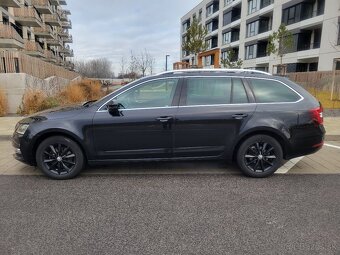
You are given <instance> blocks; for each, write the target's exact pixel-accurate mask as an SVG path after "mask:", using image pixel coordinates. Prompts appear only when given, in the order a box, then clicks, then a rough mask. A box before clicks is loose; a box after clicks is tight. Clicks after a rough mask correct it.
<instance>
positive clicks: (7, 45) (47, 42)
mask: <svg viewBox="0 0 340 255" xmlns="http://www.w3.org/2000/svg"><path fill="white" fill-rule="evenodd" d="M65 5H66V1H65V0H0V73H7V72H17V73H19V72H20V63H21V62H20V61H21V60H20V56H22V55H23V54H24V55H28V56H33V57H35V58H39V59H40V60H42V61H45V62H49V63H53V64H54V65H57V66H61V67H63V68H65V69H68V70H73V69H74V65H73V63H72V62H71V61H70V58H72V57H73V56H74V55H73V50H72V49H71V48H70V44H71V43H72V42H73V39H72V35H71V34H70V33H69V29H71V28H72V23H71V20H70V19H69V15H70V14H71V12H70V11H69V10H67V9H66V8H64V6H65ZM36 63H40V61H38V60H37V61H36ZM26 65H27V64H26ZM40 66H43V62H42V64H41V65H40ZM49 66H51V65H49ZM52 66H53V65H52ZM58 70H60V68H59V69H58Z"/></svg>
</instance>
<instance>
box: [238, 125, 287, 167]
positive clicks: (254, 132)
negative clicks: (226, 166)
mask: <svg viewBox="0 0 340 255" xmlns="http://www.w3.org/2000/svg"><path fill="white" fill-rule="evenodd" d="M255 135H267V136H270V137H273V138H274V139H275V140H276V141H278V143H279V144H280V145H281V148H282V152H283V158H285V157H286V155H287V153H288V141H287V138H285V137H284V136H283V135H281V134H279V133H278V132H276V131H275V130H273V129H268V128H266V129H257V130H252V131H250V132H247V133H246V134H244V135H243V136H242V137H240V138H239V139H238V140H237V141H236V143H235V146H234V149H233V155H232V161H235V160H236V155H237V152H238V150H239V148H240V146H241V144H242V143H243V142H244V141H245V140H247V139H248V138H249V137H252V136H255Z"/></svg>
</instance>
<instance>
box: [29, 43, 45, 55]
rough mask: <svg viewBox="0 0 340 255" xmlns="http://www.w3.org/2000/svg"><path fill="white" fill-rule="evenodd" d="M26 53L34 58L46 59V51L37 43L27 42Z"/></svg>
mask: <svg viewBox="0 0 340 255" xmlns="http://www.w3.org/2000/svg"><path fill="white" fill-rule="evenodd" d="M25 53H26V54H27V55H30V56H33V57H39V58H42V57H44V50H43V49H42V48H41V46H40V45H39V43H37V42H36V41H29V40H25Z"/></svg>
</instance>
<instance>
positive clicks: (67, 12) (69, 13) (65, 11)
mask: <svg viewBox="0 0 340 255" xmlns="http://www.w3.org/2000/svg"><path fill="white" fill-rule="evenodd" d="M63 11H64V13H65V14H66V15H71V11H70V10H67V9H64V10H63Z"/></svg>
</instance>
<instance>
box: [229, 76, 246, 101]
mask: <svg viewBox="0 0 340 255" xmlns="http://www.w3.org/2000/svg"><path fill="white" fill-rule="evenodd" d="M232 94H233V95H232V103H233V104H244V103H248V97H247V93H246V91H245V89H244V86H243V82H242V81H241V79H233V93H232Z"/></svg>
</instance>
